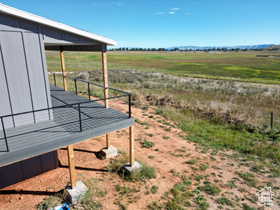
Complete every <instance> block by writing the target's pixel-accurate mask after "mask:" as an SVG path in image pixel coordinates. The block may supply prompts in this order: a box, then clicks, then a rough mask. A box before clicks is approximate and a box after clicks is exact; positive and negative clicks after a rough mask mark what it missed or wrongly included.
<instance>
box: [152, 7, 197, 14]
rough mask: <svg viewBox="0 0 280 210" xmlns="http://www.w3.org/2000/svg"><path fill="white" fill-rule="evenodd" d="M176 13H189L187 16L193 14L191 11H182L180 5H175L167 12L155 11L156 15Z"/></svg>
mask: <svg viewBox="0 0 280 210" xmlns="http://www.w3.org/2000/svg"><path fill="white" fill-rule="evenodd" d="M176 14H182V15H187V16H189V15H192V14H191V13H190V12H184V11H181V8H179V7H173V8H170V9H168V10H167V11H165V12H156V13H155V15H176Z"/></svg>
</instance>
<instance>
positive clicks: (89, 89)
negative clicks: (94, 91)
mask: <svg viewBox="0 0 280 210" xmlns="http://www.w3.org/2000/svg"><path fill="white" fill-rule="evenodd" d="M87 84H88V100H90V84H89V82H88V83H87Z"/></svg>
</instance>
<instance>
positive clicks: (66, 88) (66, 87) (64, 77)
mask: <svg viewBox="0 0 280 210" xmlns="http://www.w3.org/2000/svg"><path fill="white" fill-rule="evenodd" d="M59 55H60V64H61V72H62V78H63V88H64V90H68V86H67V79H66V76H67V74H66V67H65V59H64V51H63V50H62V49H60V51H59Z"/></svg>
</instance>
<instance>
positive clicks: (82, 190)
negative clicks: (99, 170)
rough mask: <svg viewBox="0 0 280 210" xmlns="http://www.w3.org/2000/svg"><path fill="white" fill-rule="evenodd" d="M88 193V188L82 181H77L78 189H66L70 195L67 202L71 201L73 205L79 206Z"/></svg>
mask: <svg viewBox="0 0 280 210" xmlns="http://www.w3.org/2000/svg"><path fill="white" fill-rule="evenodd" d="M87 191H88V187H87V186H86V185H85V184H84V183H83V182H82V181H77V183H76V187H74V188H69V189H66V192H67V193H68V195H67V197H68V198H67V200H69V202H70V203H71V204H77V203H78V202H79V201H80V200H81V199H82V198H83V196H84V195H85V194H86V192H87Z"/></svg>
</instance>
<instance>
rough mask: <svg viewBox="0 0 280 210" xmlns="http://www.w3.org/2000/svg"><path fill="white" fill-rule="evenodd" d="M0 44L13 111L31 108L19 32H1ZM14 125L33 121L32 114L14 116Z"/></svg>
mask: <svg viewBox="0 0 280 210" xmlns="http://www.w3.org/2000/svg"><path fill="white" fill-rule="evenodd" d="M0 35H1V40H3V41H2V42H1V46H2V54H3V58H4V63H5V67H6V73H7V81H8V82H9V90H10V96H11V103H12V109H13V111H14V113H21V112H27V111H31V110H32V103H31V95H30V87H29V79H28V75H27V69H26V62H25V55H24V48H23V42H22V34H21V32H1V33H0ZM14 119H15V126H16V127H17V126H20V125H24V124H27V123H28V122H29V123H30V122H34V118H33V114H25V115H20V116H15V117H14Z"/></svg>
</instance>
